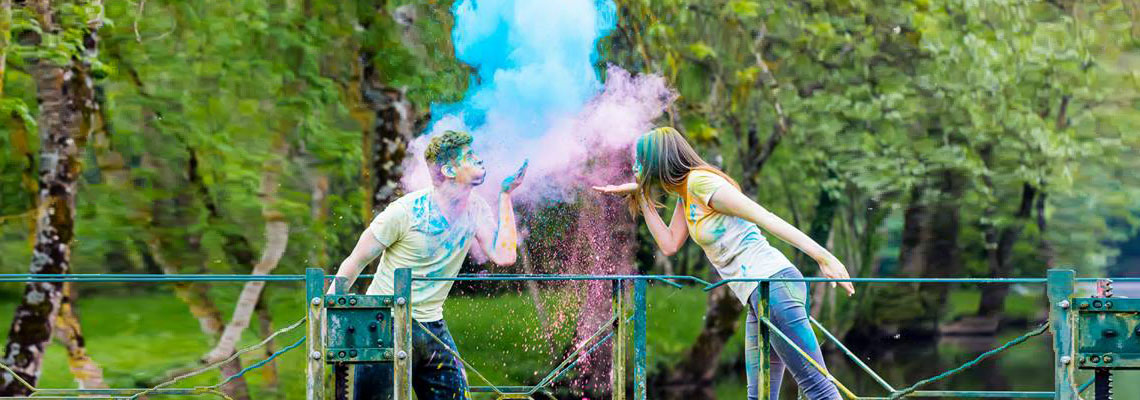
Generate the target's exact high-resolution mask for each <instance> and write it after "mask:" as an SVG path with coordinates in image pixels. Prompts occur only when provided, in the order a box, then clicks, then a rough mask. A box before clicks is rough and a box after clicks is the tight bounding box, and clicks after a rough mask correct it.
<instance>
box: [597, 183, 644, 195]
mask: <svg viewBox="0 0 1140 400" xmlns="http://www.w3.org/2000/svg"><path fill="white" fill-rule="evenodd" d="M637 189H638V187H637V182H630V183H626V184H622V185H606V186H594V190H596V191H598V192H601V193H605V194H612V195H617V196H628V195H631V194H634V193H635V192H637Z"/></svg>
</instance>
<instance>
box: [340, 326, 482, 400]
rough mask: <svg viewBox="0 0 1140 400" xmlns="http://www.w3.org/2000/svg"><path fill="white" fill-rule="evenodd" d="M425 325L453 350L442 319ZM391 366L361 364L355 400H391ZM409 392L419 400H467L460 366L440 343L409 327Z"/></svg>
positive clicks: (465, 376)
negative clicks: (410, 342) (410, 371)
mask: <svg viewBox="0 0 1140 400" xmlns="http://www.w3.org/2000/svg"><path fill="white" fill-rule="evenodd" d="M424 326H426V327H427V328H428V330H430V331H431V333H433V334H435V335H436V336H438V337H439V338H440V340H442V341H443V342H444V343H446V344H447V346H448V347H450V348H451V349H454V350H456V353H459V350H458V349H457V348H456V347H455V340H453V339H452V338H451V332H449V331H448V330H447V323H445V322H443V320H439V321H435V322H425V323H424ZM392 368H393V367H392V363H380V364H361V365H357V366H356V380H355V382H354V384H353V392H354V393H355V394H356V395H355V397H354V398H355V399H356V400H391V399H392V393H393V390H392V389H393V383H392V375H393V370H392ZM412 389H413V390H415V392H416V398H417V399H419V400H444V399H449V400H450V399H470V398H471V393H470V392H468V391H467V374H466V373H465V372H464V371H463V364H462V363H460V362H459V360H458V359H456V358H455V356H453V355H452V354H451V352H449V351H447V348H444V347H443V345H442V344H440V343H439V342H437V341H435V339H432V337H431V336H429V335H428V334H427V332H426V331H424V329H423V328H420V325H419V324H415V323H413V324H412Z"/></svg>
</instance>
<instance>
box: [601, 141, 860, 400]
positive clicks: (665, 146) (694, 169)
mask: <svg viewBox="0 0 1140 400" xmlns="http://www.w3.org/2000/svg"><path fill="white" fill-rule="evenodd" d="M633 153H634V157H633V173H634V177H635V178H636V180H637V182H635V183H627V184H624V185H617V186H614V185H610V186H604V187H595V188H594V189H595V190H598V191H600V192H603V193H609V194H615V195H629V196H632V197H633V199H634V201H635V204H636V205H635V207H636V209H637V211H640V213H641V214H642V215H644V216H645V224H646V225H648V227H649V232H650V233H651V234H652V236H653V240H654V241H655V242H657V246H658V247H660V248H661V251H662V252H663V253H665V255H673V254H674V253H676V252H677V250H679V249H680V248H681V245H683V244H684V243H685V240H686V239H688V237H689V236H690V235H691V236H692V237H693V241H695V242H697V244H698V245H700V246H701V248H702V249H704V251H705V255H706V256H708V259H709V261H710V262H712V264H713V266H715V267H716V269H717V272H719V273H720V276H721V278H724V279H730V278H802V277H803V275H801V274H800V271H799V270H797V269H796V268H795V266H793V265H792V263H791V262H789V261H788V259H787V257H785V256H784V255H783V254H781V253H780V251H779V250H776V249H775V248H773V247H772V246H771V245H770V244H768V241H767V239H765V238H764V235H763V234H762V233H761V228H763V229H764V230H765V231H768V232H769V233H771V234H773V235H775V236H776V237H778V238H780V239H783V240H784V241H786V242H788V243H791V244H792V245H793V246H795V247H796V248H798V249H800V250H801V251H803V252H804V253H807V255H809V256H811V257H812V258H813V259H815V261H816V262H818V263H819V267H820V271H822V273H823V276H825V277H828V278H834V279H845V278H849V275H848V274H847V269H846V268H845V267H844V266H843V264H842V263H840V262H839V260H838V259H836V258H835V256H834V255H832V254H831V253H830V252H828V251H827V249H824V248H823V246H820V245H819V244H818V243H816V242H815V241H814V240H812V239H811V238H810V237H808V236H807V235H805V234H804V233H803V232H800V231H799V230H798V229H796V227H794V226H792V225H791V224H788V223H787V222H785V221H784V220H783V219H780V217H778V216H776V215H774V214H772V213H771V212H768V210H765V209H764V207H761V206H760V205H759V204H756V202H754V201H752V200H751V199H749V198H748V196H745V195H744V194H743V193H741V192H740V186H739V185H737V183H736V181H734V180H732V178H730V177H728V175H725V174H724V172H721V171H720V170H718V169H716V168H714V167H712V166H711V165H709V164H708V163H706V162H705V161H704V160H702V159H701V157H700V156H698V155H697V153H696V152H695V151H693V148H692V147H691V146H689V143H688V142H686V141H685V138H684V137H683V136H681V134H680V133H679V132H677V131H676V130H675V129H673V128H669V127H663V128H657V129H654V130H652V131H649V132H648V133H646V134H644V135H642V136H641V138H639V139H638V140H637V143H636V145H635V148H634V151H633ZM654 187H658V188H661V189H664V190H665V191H666V192H667V193H669V194H672V195H676V196H678V197H679V198H678V199H677V207H676V209H675V210H674V211H673V218H672V221H671V222H670V223H669V225H668V226H666V225H665V222H664V221H662V220H661V216H660V215H658V211H657V208H659V207H660V206H661V205H660V203H658V202H657V201H656V200H655V198H654V196H653V188H654ZM839 285H840V286H842V287H843V289H844V290H846V291H847V293H848V295H850V294H853V293H855V289H854V287H853V286H852V285H851V283H850V282H843V283H840V284H839ZM728 286H729V287H730V288H731V289H732V291H733V293H734V294H736V297H738V298H739V299H740V301H741V302H742V303H744V304H745V306H746V307H747V308H748V324H747V336H746V338H747V342H746V343H747V344H746V346H745V357H746V361H747V368H748V371H747V375H748V398H749V399H756V398H758V395H757V387H758V385H757V370H758V367H759V360H760V353H759V343H758V340H757V336H758V332H759V327H758V323H759V320H758V318H757V316H756V309H757V302H758V300H759V299H758V294H757V288H758V287H759V283H757V282H729V283H728ZM832 287H835V284H834V283H833V284H832ZM769 288H770V289H769V296H770V297H769V304H770V306H769V307H770V310H771V320H772V322H773V323H774V324H775V325H776V326H777V327H779V329H780V330H781V331H782V332H784V333H785V334H786V335H788V336H789V337H790V338H791V339H792V340H793V341H794V342H795V343H796V345H797V346H799V347H800V348H801V349H803V350H805V351H806V352H807V354H809V355H810V356H811V358H813V359H815V362H816V363H818V364H819V365H820V366H823V365H824V362H823V356H822V355H821V354H820V350H819V344H818V343H817V342H816V337H815V332H814V331H812V327H811V324H810V323H809V321H808V314H807V310H806V309H805V308H804V305H805V299H806V296H807V285H806V283H804V282H772V283H771V285H769ZM770 341H771V344H772V349H773V350H774V351H775V352H776V354H775V355H774V356H773V357H772V358H771V360H772V363H771V367H772V368H771V373H772V377H771V386H769V387H770V388H771V397H770V398H771V399H778V398H779V393H780V382H781V380H782V378H783V375H784V370H785V368H786V369H788V370H790V371H791V373H792V377H793V378H795V380H796V383H797V384H798V385H799V386H800V388H801V389H802V390H803V392H804V393H805V394H806V395H807V397H808V398H809V399H812V400H817V399H827V400H831V399H839V398H840V397H839V392H838V391H837V390H836V388H835V385H834V384H832V383H831V382H830V381H828V379H827V377H826V376H825V375H824V374H823V373H821V372H820V371H819V369H817V368H816V367H815V366H812V365H811V363H810V362H809V361H808V360H807V359H806V358H804V357H803V356H802V355H800V354H799V353H798V352H796V350H795V349H794V348H792V347H791V346H790V345H788V344H787V343H786V342H785V341H783V340H781V339H780V338H779V337H777V336H776V335H772V336H771V339H770ZM825 368H826V367H825Z"/></svg>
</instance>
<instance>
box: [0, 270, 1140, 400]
mask: <svg viewBox="0 0 1140 400" xmlns="http://www.w3.org/2000/svg"><path fill="white" fill-rule="evenodd" d="M372 277H373V276H371V275H361V278H365V279H368V278H372ZM332 279H333V277H332V276H328V275H324V273H323V271H322V270H321V269H318V268H310V269H308V270H306V273H305V275H145V274H68V275H49V274H0V282H79V283H96V282H98V283H130V282H153V283H180V282H253V281H261V282H305V288H306V303H307V307H306V314H305V315H306V317H305V321H306V323H305V325H306V328H307V332H306V337H305V338H304V339H302V340H299V341H298V342H297V343H295V344H294V345H292V346H289V347H287V348H285V349H282V350H281V351H279V352H277V353H275V354H274V355H272V356H271V357H269V358H267V359H266V360H262V361H261V362H259V363H255V364H254V365H251V366H250V367H247V368H246V369H245V370H243V371H241V372H240V373H239V374H237V375H235V376H230V377H227V378H226V379H225V380H223V382H222V383H219V384H217V385H212V386H208V387H195V388H166V387H156V388H126V389H46V388H33V390H34V392H33V395H32V397H36V398H53V397H54V398H60V397H66V396H92V395H93V396H99V397H97V398H114V399H120V398H122V399H134V398H138V397H140V396H141V395H143V394H146V395H176V396H186V395H203V394H207V395H209V394H212V395H218V396H222V397H225V395H224V394H222V393H220V392H219V391H218V390H217V388H218V387H219V386H221V385H222V384H224V383H226V382H229V381H231V380H233V379H235V378H237V377H240V375H241V374H244V373H246V372H248V371H249V370H252V369H256V368H257V367H259V366H260V365H262V364H264V363H265V362H266V361H269V360H271V359H273V358H274V357H277V356H279V355H280V354H282V353H284V352H286V351H288V350H291V349H293V348H296V347H299V346H300V344H301V342H302V341H303V342H306V343H307V349H308V354H307V357H306V360H308V361H307V363H308V365H307V371H306V375H307V380H306V388H307V389H306V397H307V398H308V399H311V400H315V399H324V398H325V395H326V394H325V393H324V391H325V384H324V378H325V375H326V370H325V368H326V364H325V362H324V360H322V358H323V356H324V347H323V346H324V343H323V332H322V331H321V329H322V318H323V312H324V303H323V301H322V300H323V298H324V295H325V293H326V291H327V283H328V281H330V280H332ZM1101 279H1103V278H1076V277H1075V272H1074V271H1072V270H1062V269H1052V270H1049V271H1048V275H1047V277H1046V278H998V279H985V278H850V279H826V278H770V279H726V280H721V281H719V282H716V283H710V282H708V281H705V280H703V279H700V278H698V277H693V276H684V275H540V274H529V275H513V274H477V275H460V276H457V277H451V278H441V277H413V276H412V271H411V270H410V269H406V268H404V269H398V270H397V271H396V274H395V276H394V288H395V293H394V294H393V296H394V297H395V299H396V301H395V305H393V307H392V311H393V323H394V349H393V350H394V354H395V355H396V356H395V357H394V360H393V363H394V367H395V368H394V370H395V377H394V385H395V388H396V391H395V392H396V400H410V399H412V394H411V393H412V391H411V373H412V368H411V360H412V357H411V354H412V346H411V345H412V341H411V334H412V327H413V324H414V323H415V321H414V320H413V319H412V318H411V307H412V304H411V303H412V302H411V299H412V296H411V288H412V282H415V281H498V282H510V281H607V282H611V284H612V285H613V292H612V293H613V294H612V301H613V310H614V315H613V316H612V318H611V319H610V323H607V324H604V325H603V326H602V327H601V329H599V331H598V332H595V334H594V335H593V336H591V337H590V339H588V340H587V341H586V342H584V343H582V345H581V346H579V348H578V349H576V350H575V351H574V352H572V353H571V355H570V357H567V359H566V360H565V361H563V362H562V363H560V364H559V365H558V366H557V367H556V368H555V369H554V370H553V371H551V373H550V374H548V375H547V376H546V377H544V378H543V379H542V380H540V381H539V382H538V383H537V384H535V385H529V386H495V385H493V384H491V383H490V382H487V385H485V386H473V387H471V390H472V391H473V392H485V393H495V394H496V395H497V396H498V397H499V398H531V397H532V396H535V395H537V394H541V393H549V392H546V390H547V389H546V388H547V387H548V386H549V385H550V384H552V383H553V382H555V381H557V380H558V379H559V378H561V377H562V376H564V374H565V373H566V372H567V371H569V370H570V369H572V368H573V367H574V366H575V365H576V364H577V362H578V361H579V360H581V358H582V357H584V356H585V355H588V354H590V353H592V352H594V351H595V350H597V349H599V348H600V347H601V346H602V344H604V343H607V342H608V343H611V345H612V352H613V353H612V354H615V355H616V356H614V357H613V359H612V360H613V362H612V373H611V377H612V381H611V385H612V391H613V397H612V398H613V399H615V400H625V399H626V398H627V397H626V396H627V394H626V388H627V387H629V386H632V388H633V390H632V392H633V393H632V399H634V400H645V399H646V398H647V396H648V387H647V383H646V381H647V373H648V369H647V365H648V356H649V355H648V354H647V349H646V341H647V312H646V307H647V297H648V291H647V287H648V283H649V282H658V283H662V284H666V285H669V286H672V287H676V288H681V287H683V286H682V285H680V284H679V283H678V282H688V283H692V284H696V285H699V286H700V287H701V288H702V289H703V290H705V291H708V290H713V289H715V288H717V287H720V286H723V285H725V284H727V283H729V282H757V283H758V285H759V288H760V290H759V293H760V301H759V309H758V310H757V311H758V312H757V314H758V317H759V318H760V321H761V322H762V324H760V327H759V328H760V335H759V336H760V338H759V341H760V343H758V345H759V346H760V348H761V349H762V351H761V352H760V355H761V360H760V363H759V368H760V371H759V372H760V374H759V384H760V387H759V390H758V393H759V396H760V398H761V399H767V398H768V395H769V391H768V388H767V385H768V382H769V380H768V375H769V371H768V362H769V356H770V353H771V344H770V341H771V340H772V339H773V338H772V336H776V338H775V339H779V340H785V341H787V342H788V343H791V344H792V346H793V347H795V344H794V343H792V341H791V340H790V339H788V338H787V337H786V336H785V335H784V334H783V333H782V332H780V331H779V330H778V329H776V327H775V325H774V324H772V322H771V320H770V319H769V313H768V312H769V310H768V288H769V285H770V284H771V283H772V282H809V283H811V282H853V283H972V284H1012V283H1019V284H1039V285H1045V286H1046V290H1047V294H1048V298H1049V302H1050V310H1049V322H1048V323H1047V324H1046V325H1042V326H1041V327H1039V328H1038V329H1036V330H1034V331H1031V332H1029V333H1027V334H1026V335H1023V336H1021V337H1018V338H1016V339H1014V340H1012V341H1010V342H1008V343H1006V344H1004V345H1002V346H1000V347H998V348H996V349H994V350H991V351H989V352H986V353H985V354H983V355H981V356H979V357H978V358H977V359H975V360H972V361H971V362H968V363H966V364H963V365H962V366H960V367H958V368H955V369H952V370H950V371H947V372H945V373H943V374H939V375H937V376H934V377H931V378H930V379H926V380H923V381H920V382H918V383H916V384H914V385H911V386H909V387H907V388H903V389H896V388H894V387H893V386H892V385H890V384H889V383H888V382H887V381H886V380H884V379H883V378H882V377H881V376H879V375H878V374H877V373H875V371H874V370H873V369H871V368H870V367H869V366H867V365H866V364H865V363H863V362H862V361H861V360H859V358H858V357H857V356H856V355H855V354H854V353H853V352H851V350H849V349H848V348H847V347H846V346H844V345H843V343H842V342H840V341H839V340H838V339H837V338H836V337H835V335H833V334H832V333H831V332H830V331H828V330H827V329H826V328H825V327H824V326H823V324H821V323H819V321H817V320H815V319H814V318H811V319H810V321H811V323H812V325H814V326H815V327H816V328H817V329H819V330H820V331H821V332H822V333H823V334H824V337H825V338H826V339H827V340H831V341H832V342H834V343H835V344H836V346H837V348H839V349H840V350H841V351H842V352H843V354H845V355H846V356H847V357H848V358H850V359H851V361H852V362H853V363H854V364H856V365H857V366H858V367H859V368H860V369H861V370H863V371H864V372H866V373H868V374H869V375H870V376H871V377H872V378H873V379H874V380H875V381H876V382H877V383H878V384H879V385H880V386H882V387H883V389H884V390H886V391H887V393H888V395H887V396H886V397H867V396H859V395H856V394H855V393H853V392H852V391H850V390H848V389H847V388H846V387H844V385H843V384H842V382H839V381H838V380H837V379H835V378H834V377H833V376H831V375H830V374H828V373H827V372H826V371H825V370H823V368H822V367H821V366H818V365H817V366H816V367H817V368H820V370H821V372H823V373H825V374H826V375H827V376H828V377H829V379H831V380H832V382H834V383H835V384H836V387H837V388H839V389H840V391H841V393H842V394H843V395H844V397H845V398H849V399H860V400H877V399H897V398H902V397H942V398H994V397H1001V398H1053V399H1058V400H1075V399H1078V398H1079V394H1080V393H1081V392H1083V391H1084V390H1085V389H1087V388H1088V387H1089V386H1090V385H1091V383H1092V382H1091V381H1089V382H1087V383H1085V384H1082V385H1077V384H1076V382H1075V376H1076V369H1077V366H1076V364H1077V362H1075V361H1074V352H1075V349H1076V343H1075V342H1076V340H1077V338H1076V337H1075V335H1074V314H1073V312H1072V310H1070V307H1069V306H1070V303H1071V302H1072V300H1073V298H1074V296H1075V294H1074V291H1075V284H1076V283H1077V282H1095V281H1099V280H1101ZM1112 279H1113V280H1114V281H1118V282H1140V278H1112ZM631 324H632V326H631ZM296 325H300V324H299V323H298V324H296ZM296 325H295V326H296ZM1046 330H1048V331H1049V332H1050V333H1051V334H1052V341H1053V353H1054V354H1053V357H1052V359H1053V363H1054V364H1053V366H1054V388H1053V390H1052V391H969V390H955V391H952V390H919V388H920V387H922V386H925V385H928V384H930V383H933V382H935V381H938V380H940V379H944V378H946V377H948V376H950V375H953V374H955V373H957V372H960V371H961V370H964V369H966V368H969V367H971V366H973V365H976V364H977V362H979V361H981V360H982V359H985V358H987V357H990V356H993V355H996V354H998V353H1000V352H1001V351H1004V350H1005V349H1008V348H1010V347H1012V346H1016V345H1017V344H1020V343H1022V342H1024V341H1025V340H1027V339H1029V338H1030V337H1033V336H1037V335H1039V334H1042V333H1044V332H1045V331H1046ZM283 331H284V330H282V331H279V332H278V333H281V332H283ZM631 341H632V343H630V342H631ZM631 344H632V346H630V345H631ZM587 345H589V347H588V348H587ZM631 347H632V357H629V356H630V355H629V354H628V352H629V350H630V348H631ZM795 348H796V349H797V350H798V351H800V352H802V351H803V350H802V349H799V348H798V347H795ZM242 351H248V349H243V350H242ZM242 351H239V353H240V352H242ZM234 357H236V355H235V356H234ZM627 358H628V359H627ZM627 361H632V370H633V371H632V372H633V373H632V379H633V380H632V382H627V372H628V369H629V367H630V364H629V363H627ZM208 367H209V366H208ZM5 369H7V368H6V367H5ZM9 372H10V371H9ZM170 383H172V382H170ZM160 386H163V385H160ZM29 387H31V386H30V385H29Z"/></svg>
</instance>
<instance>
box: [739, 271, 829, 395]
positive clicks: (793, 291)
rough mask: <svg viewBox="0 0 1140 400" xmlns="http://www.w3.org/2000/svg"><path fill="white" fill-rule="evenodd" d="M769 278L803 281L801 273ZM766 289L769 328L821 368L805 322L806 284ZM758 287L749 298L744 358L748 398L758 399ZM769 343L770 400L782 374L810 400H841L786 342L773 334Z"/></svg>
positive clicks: (812, 335)
mask: <svg viewBox="0 0 1140 400" xmlns="http://www.w3.org/2000/svg"><path fill="white" fill-rule="evenodd" d="M771 277H772V278H803V275H801V274H800V271H799V270H797V269H795V268H794V267H793V268H787V269H784V270H781V271H780V272H777V273H776V274H775V275H772V276H771ZM769 285H770V286H769V289H768V315H769V319H770V320H771V321H772V324H773V325H775V326H776V327H777V328H779V329H780V331H781V332H783V333H784V334H785V335H787V336H788V337H789V338H791V339H792V341H793V342H795V343H796V346H799V348H800V349H803V350H804V352H806V353H807V354H808V355H810V356H811V358H812V359H814V360H815V362H816V363H818V364H819V365H820V366H822V367H823V368H827V366H826V364H824V363H823V354H822V353H821V352H820V350H819V343H818V342H816V338H815V331H813V330H812V328H811V322H810V321H809V320H808V314H807V309H805V308H804V306H805V304H806V299H807V283H805V282H772V283H770V284H769ZM759 294H760V287H757V288H756V290H755V291H753V292H752V295H751V296H749V298H748V324H747V325H746V327H745V339H744V340H745V342H744V357H745V365H746V368H747V369H748V371H747V374H748V398H749V400H751V399H757V398H759V396H758V395H757V387H758V386H759V385H758V383H757V382H758V381H759V377H758V375H759V370H760V340H759V336H760V326H759V324H761V323H762V322H760V319H759V318H757V316H756V310H757V309H758V308H759V301H760V295H759ZM768 341H769V342H770V343H771V344H772V350H773V351H774V352H775V354H772V355H771V364H770V365H771V370H770V371H771V374H772V375H771V379H770V380H769V382H770V384H771V386H769V387H770V388H771V391H770V393H771V397H769V398H770V399H772V400H776V399H779V398H780V383H781V382H782V381H783V378H784V370H785V369H786V370H788V371H791V373H792V378H795V380H796V384H797V385H799V387H800V390H802V391H803V392H804V395H805V396H807V398H808V399H810V400H821V399H822V400H833V399H840V397H839V391H838V390H837V389H836V388H835V384H833V383H831V381H829V380H828V379H827V376H825V375H824V374H823V373H821V372H820V371H819V370H818V369H816V367H815V366H812V365H811V363H809V362H808V360H807V359H806V358H804V357H803V356H802V355H800V353H799V352H797V351H796V350H795V349H794V348H792V346H791V345H789V344H788V342H787V341H785V340H784V339H781V338H780V337H779V336H778V335H776V333H774V332H772V333H770V334H769V337H768Z"/></svg>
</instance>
